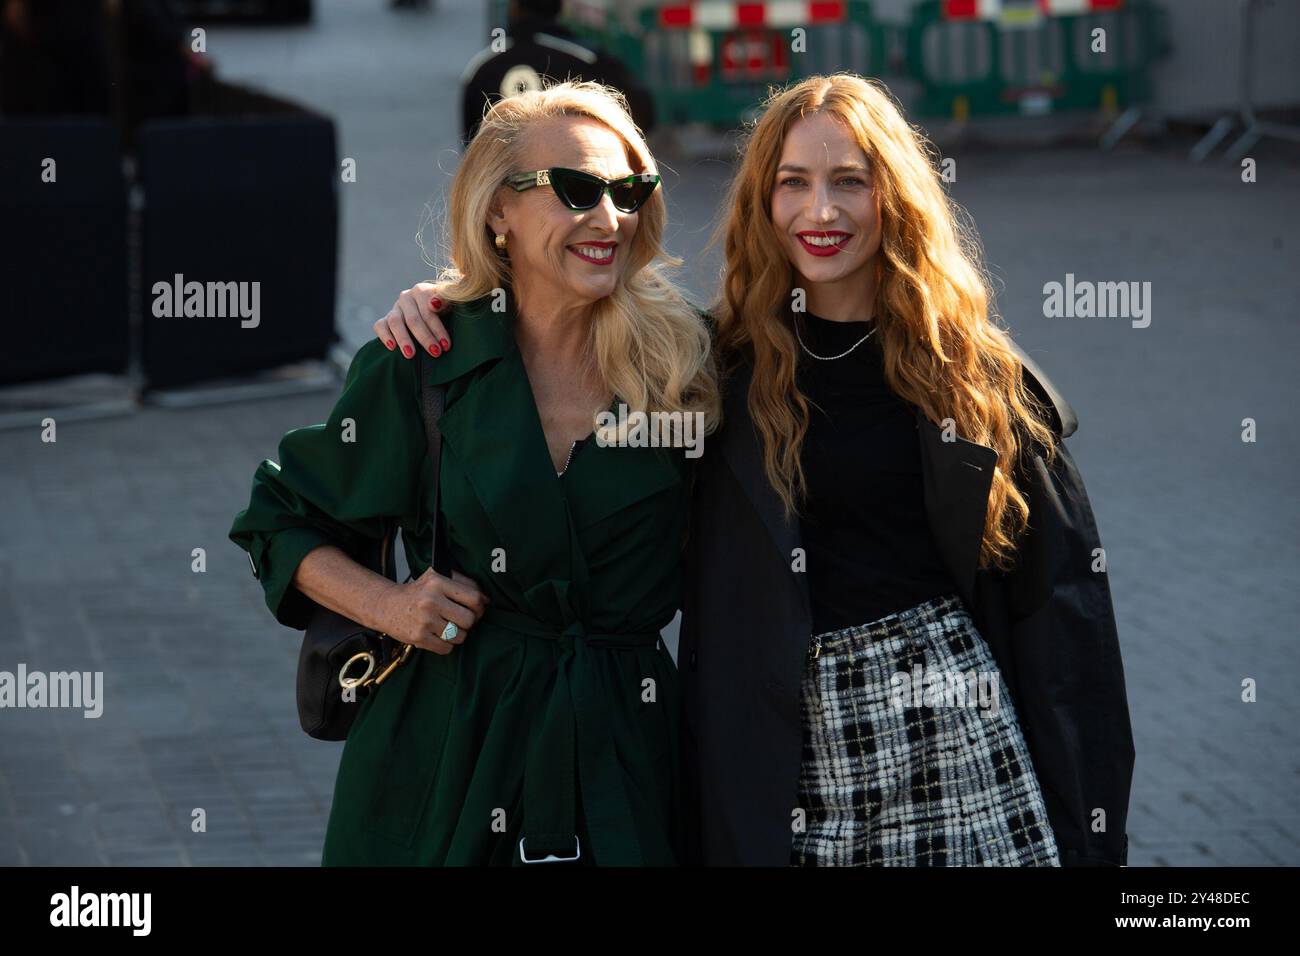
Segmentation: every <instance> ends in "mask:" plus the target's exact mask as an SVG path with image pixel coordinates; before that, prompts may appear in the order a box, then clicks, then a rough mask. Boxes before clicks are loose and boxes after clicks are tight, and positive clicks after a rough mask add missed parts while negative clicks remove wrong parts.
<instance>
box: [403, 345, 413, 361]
mask: <svg viewBox="0 0 1300 956" xmlns="http://www.w3.org/2000/svg"><path fill="white" fill-rule="evenodd" d="M402 354H403V355H405V356H406V357H407V358H410V357H411V356H412V355H414V354H415V349H413V348H411V347H410V346H409V345H403V346H402Z"/></svg>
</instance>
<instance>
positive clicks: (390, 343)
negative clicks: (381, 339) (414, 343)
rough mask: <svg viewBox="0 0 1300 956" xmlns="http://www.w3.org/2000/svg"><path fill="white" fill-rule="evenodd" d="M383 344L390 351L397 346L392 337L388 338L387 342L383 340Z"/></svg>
mask: <svg viewBox="0 0 1300 956" xmlns="http://www.w3.org/2000/svg"><path fill="white" fill-rule="evenodd" d="M384 344H385V345H387V346H388V351H390V352H391V351H392V350H393V349H395V348H397V343H396V342H394V341H393V340H392V339H389V340H388V341H387V342H385V343H384Z"/></svg>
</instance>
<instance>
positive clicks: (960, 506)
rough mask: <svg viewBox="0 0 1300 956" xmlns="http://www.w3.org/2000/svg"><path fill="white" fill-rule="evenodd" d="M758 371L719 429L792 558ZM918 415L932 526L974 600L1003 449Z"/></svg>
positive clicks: (1037, 386)
mask: <svg viewBox="0 0 1300 956" xmlns="http://www.w3.org/2000/svg"><path fill="white" fill-rule="evenodd" d="M1005 338H1006V341H1007V343H1008V344H1009V345H1010V346H1011V348H1013V349H1014V350H1015V352H1016V354H1017V355H1018V356H1019V358H1020V360H1021V362H1022V363H1023V364H1024V366H1025V369H1026V373H1027V377H1028V384H1029V387H1030V388H1031V389H1032V390H1033V391H1034V392H1035V394H1036V395H1037V396H1038V397H1039V398H1040V399H1041V400H1042V401H1043V402H1044V404H1046V405H1047V407H1048V408H1049V409H1050V411H1051V412H1052V414H1053V415H1054V416H1055V421H1054V422H1053V425H1054V427H1055V430H1056V431H1057V432H1058V434H1060V435H1062V437H1068V436H1069V435H1070V434H1072V433H1073V432H1074V430H1075V428H1076V427H1077V424H1078V420H1077V418H1076V416H1075V413H1074V410H1073V409H1072V408H1071V407H1070V406H1069V404H1068V403H1067V402H1066V401H1065V399H1064V398H1063V397H1062V396H1061V394H1060V392H1059V391H1058V390H1057V388H1056V387H1055V385H1053V384H1052V382H1051V381H1050V380H1049V379H1048V378H1047V376H1046V375H1044V374H1043V372H1042V370H1041V369H1039V367H1038V366H1037V364H1036V363H1035V362H1034V361H1033V359H1031V358H1030V357H1029V356H1028V355H1027V354H1026V353H1025V352H1024V350H1023V349H1021V348H1020V347H1019V345H1018V344H1017V343H1016V342H1015V340H1014V339H1012V338H1011V337H1010V336H1006V337H1005ZM752 375H753V367H752V365H750V364H749V363H744V364H742V365H741V366H740V367H739V368H737V370H736V372H735V375H734V376H733V378H732V380H731V382H730V383H729V384H728V387H727V394H726V403H725V420H726V422H727V426H726V427H725V428H723V429H722V431H721V442H722V450H723V455H724V457H725V458H726V460H727V463H728V465H729V466H730V467H731V470H732V472H733V473H734V475H735V477H736V480H737V482H738V483H739V484H740V486H741V488H742V489H744V492H745V495H746V497H748V498H749V500H750V502H751V503H752V504H753V506H754V509H755V511H757V512H758V515H759V517H760V518H761V519H762V521H763V524H764V525H765V526H766V527H767V530H768V534H769V536H770V537H771V539H772V542H773V545H774V546H775V547H776V548H777V550H778V551H779V552H780V554H781V555H782V557H783V559H784V560H785V561H786V562H787V566H788V565H789V561H790V555H791V553H792V551H793V549H794V548H797V547H800V546H801V538H800V534H799V524H798V521H797V520H796V521H794V522H793V523H787V522H786V521H785V520H784V519H783V516H782V507H781V499H780V498H779V497H778V496H777V494H776V492H775V491H773V490H772V487H771V485H769V484H768V481H767V477H766V474H765V473H764V471H763V460H762V452H761V449H760V447H759V439H758V434H757V432H756V431H755V430H754V427H753V424H752V422H751V420H750V416H749V409H748V395H749V383H750V379H751V377H752ZM915 415H916V427H917V431H918V433H919V440H920V447H921V471H922V480H923V482H924V495H925V510H926V516H927V518H928V519H929V525H930V530H931V533H932V534H933V535H934V541H935V546H936V548H937V549H938V551H939V556H940V558H941V559H942V560H943V562H944V565H945V566H946V567H947V568H948V571H949V573H950V574H952V576H953V581H954V583H955V584H956V586H957V589H958V592H959V593H960V595H961V597H962V598H963V600H965V601H966V602H967V604H968V605H970V604H973V602H974V594H975V579H976V574H977V572H978V570H979V556H980V549H981V547H982V544H983V540H984V522H985V520H986V516H987V513H988V500H989V492H990V491H991V490H992V487H993V469H994V467H995V466H996V465H997V462H998V453H997V451H996V450H995V449H993V448H990V447H988V446H985V445H980V444H978V443H976V442H973V441H970V440H968V439H965V438H962V437H961V436H960V435H955V436H954V437H953V440H952V441H945V440H944V437H943V431H942V429H940V428H939V426H938V425H935V424H934V423H933V422H931V421H930V420H929V419H928V418H926V417H925V413H924V412H923V411H921V409H920V408H919V407H917V408H915ZM797 577H798V579H799V585H800V588H801V590H802V593H803V595H804V600H805V602H807V597H808V582H807V576H806V575H802V574H801V575H797Z"/></svg>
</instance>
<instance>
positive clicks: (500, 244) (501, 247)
mask: <svg viewBox="0 0 1300 956" xmlns="http://www.w3.org/2000/svg"><path fill="white" fill-rule="evenodd" d="M505 251H506V237H505V233H502V234H501V235H499V236H497V252H505Z"/></svg>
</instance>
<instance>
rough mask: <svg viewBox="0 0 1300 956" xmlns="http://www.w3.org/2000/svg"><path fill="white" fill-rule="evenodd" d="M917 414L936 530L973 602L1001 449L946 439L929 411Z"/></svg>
mask: <svg viewBox="0 0 1300 956" xmlns="http://www.w3.org/2000/svg"><path fill="white" fill-rule="evenodd" d="M915 413H916V427H917V430H918V432H919V433H920V444H921V474H922V480H923V482H924V485H925V489H924V491H925V511H926V516H927V517H928V518H929V521H930V531H931V533H932V534H933V535H934V543H935V547H936V548H937V549H938V551H939V556H940V557H941V558H942V559H943V562H944V565H945V566H946V567H947V568H948V572H949V573H950V574H951V575H952V576H953V581H954V582H955V583H956V585H957V590H958V592H959V593H960V594H961V596H962V599H963V600H965V601H966V603H967V605H972V604H973V601H974V595H975V573H976V571H977V570H978V569H979V556H980V548H981V545H982V542H983V539H984V520H985V516H986V514H987V511H988V501H989V491H990V490H991V489H992V487H993V467H994V466H995V465H996V464H997V460H998V453H997V451H996V450H995V449H992V448H989V447H987V446H985V445H980V444H977V443H975V442H973V441H968V440H967V439H965V438H962V437H961V436H960V435H954V436H953V440H952V441H945V440H944V436H943V430H942V429H940V428H939V426H938V425H936V424H934V423H933V422H932V421H930V420H929V419H928V418H926V417H925V412H923V411H921V409H920V408H916V409H915Z"/></svg>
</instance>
